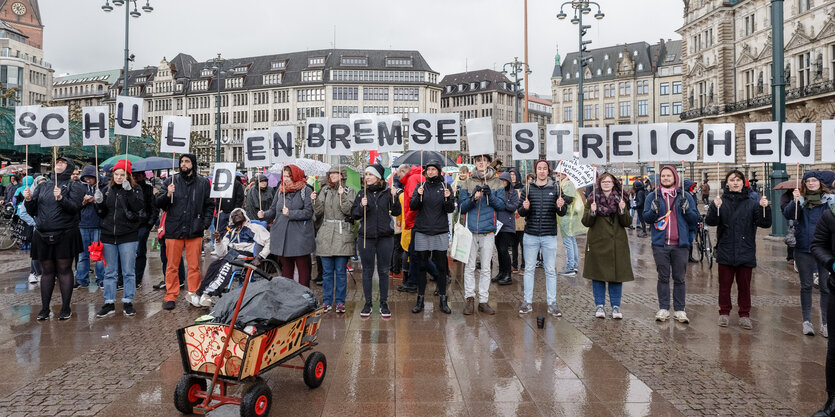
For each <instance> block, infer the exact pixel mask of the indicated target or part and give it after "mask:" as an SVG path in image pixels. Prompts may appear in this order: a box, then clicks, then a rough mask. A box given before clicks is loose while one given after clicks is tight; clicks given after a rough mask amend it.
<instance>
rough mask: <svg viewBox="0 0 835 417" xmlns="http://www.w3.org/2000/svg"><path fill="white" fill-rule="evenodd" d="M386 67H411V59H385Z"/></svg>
mask: <svg viewBox="0 0 835 417" xmlns="http://www.w3.org/2000/svg"><path fill="white" fill-rule="evenodd" d="M386 66H387V67H411V66H412V58H386Z"/></svg>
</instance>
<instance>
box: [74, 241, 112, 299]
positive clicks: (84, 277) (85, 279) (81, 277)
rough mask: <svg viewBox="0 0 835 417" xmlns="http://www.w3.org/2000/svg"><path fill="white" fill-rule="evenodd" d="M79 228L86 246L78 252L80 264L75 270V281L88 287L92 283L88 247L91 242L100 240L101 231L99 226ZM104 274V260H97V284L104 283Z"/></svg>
mask: <svg viewBox="0 0 835 417" xmlns="http://www.w3.org/2000/svg"><path fill="white" fill-rule="evenodd" d="M78 230H79V231H80V232H81V242H82V244H83V246H84V247H83V248H82V249H83V251H82V252H81V253H79V254H78V266H77V267H76V271H75V281H76V282H78V285H80V286H82V287H86V286H88V285H90V251H89V250H88V249H87V247H89V246H90V244H91V243H93V242H95V241H97V240H99V236H101V232H100V231H99V228H95V229H88V228H80V229H78ZM104 275H105V272H104V262H96V284H99V285H102V283H104Z"/></svg>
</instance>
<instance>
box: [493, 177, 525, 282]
mask: <svg viewBox="0 0 835 417" xmlns="http://www.w3.org/2000/svg"><path fill="white" fill-rule="evenodd" d="M499 179H500V180H501V181H502V183H503V184H504V188H503V189H502V192H504V195H505V204H504V210H497V211H496V221H498V222H501V223H502V228H501V229H500V230H499V233H497V234H496V249H497V250H498V251H499V273H498V275H496V276H495V277H493V282H497V283H498V284H499V285H510V284H512V283H513V279H511V278H510V273H511V261H510V252H509V251H510V248H511V246H512V245H513V243H514V242H515V241H516V209H517V208H519V193H518V192H517V191H516V189H515V188H513V185H512V184H513V181H512V180H511V177H510V172H502V173H501V175H499Z"/></svg>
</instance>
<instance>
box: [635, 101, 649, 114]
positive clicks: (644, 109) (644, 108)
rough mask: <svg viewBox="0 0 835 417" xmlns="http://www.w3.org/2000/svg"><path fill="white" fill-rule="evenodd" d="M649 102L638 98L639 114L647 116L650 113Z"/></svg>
mask: <svg viewBox="0 0 835 417" xmlns="http://www.w3.org/2000/svg"><path fill="white" fill-rule="evenodd" d="M648 105H649V102H648V101H647V100H638V116H646V115H647V114H649V109H648Z"/></svg>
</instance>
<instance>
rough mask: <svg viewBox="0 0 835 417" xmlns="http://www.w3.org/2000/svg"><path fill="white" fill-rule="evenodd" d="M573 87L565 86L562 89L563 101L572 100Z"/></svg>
mask: <svg viewBox="0 0 835 417" xmlns="http://www.w3.org/2000/svg"><path fill="white" fill-rule="evenodd" d="M571 96H572V94H571V89H570V88H565V89H563V90H562V101H571V100H573V98H572V97H571Z"/></svg>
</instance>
